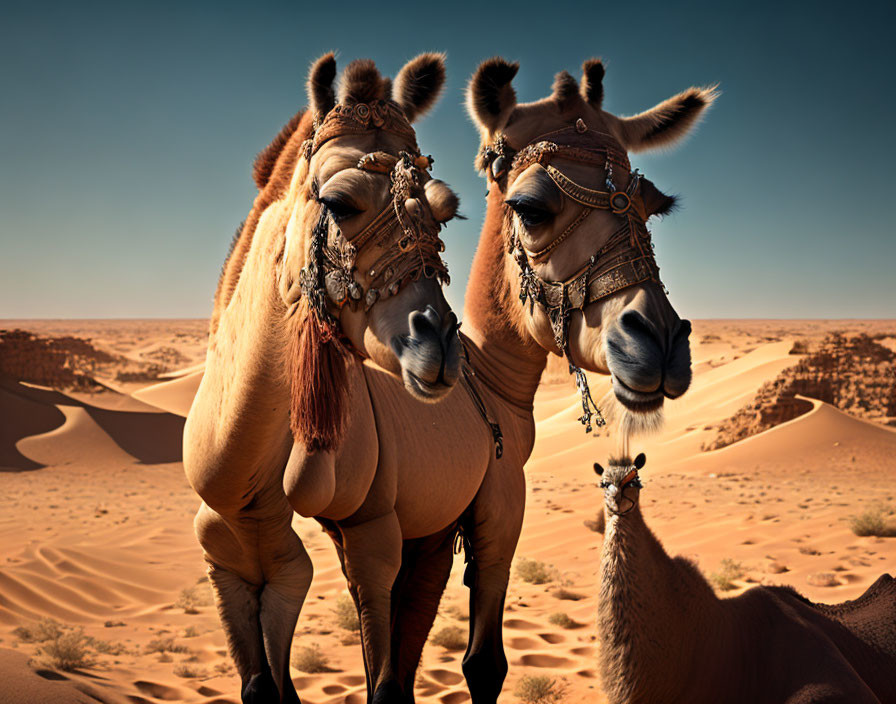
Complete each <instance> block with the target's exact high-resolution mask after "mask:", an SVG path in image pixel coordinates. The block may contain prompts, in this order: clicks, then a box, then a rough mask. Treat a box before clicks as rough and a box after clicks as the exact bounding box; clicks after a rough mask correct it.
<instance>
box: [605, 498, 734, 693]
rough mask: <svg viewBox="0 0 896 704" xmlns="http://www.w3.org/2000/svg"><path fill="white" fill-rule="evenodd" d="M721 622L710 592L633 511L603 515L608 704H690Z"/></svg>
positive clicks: (637, 509) (690, 566)
mask: <svg viewBox="0 0 896 704" xmlns="http://www.w3.org/2000/svg"><path fill="white" fill-rule="evenodd" d="M721 621H722V619H721V618H720V613H719V600H718V599H717V598H716V596H715V594H714V593H713V592H712V589H711V588H710V587H709V585H708V584H707V583H706V581H705V580H704V579H703V577H702V575H701V574H700V573H699V571H698V570H697V568H696V567H695V566H694V565H693V564H691V563H690V562H688V561H687V560H684V559H682V558H675V559H672V558H670V557H669V555H668V554H667V553H666V551H665V550H664V549H663V546H662V545H661V544H660V542H659V541H658V540H657V539H656V537H655V536H654V534H653V533H652V532H651V530H650V529H649V528H648V527H647V525H646V524H645V522H644V517H643V516H642V514H641V509H640V506H639V505H636V506H635V508H634V509H632V510H631V511H630V512H629V513H627V514H625V515H621V516H620V515H616V514H612V513H609V512H608V513H607V521H606V530H605V534H604V545H603V551H602V554H601V565H600V597H599V604H598V624H597V627H598V633H599V634H600V638H601V652H600V670H601V676H602V678H603V681H604V687H605V689H606V690H607V695H608V697H609V700H610V701H611V702H629V701H637V702H643V704H654V703H657V704H659V703H660V702H671V701H690V700H689V699H688V696H690V695H689V691H690V687H691V686H692V682H693V681H694V680H693V678H694V677H698V678H700V677H703V678H706V677H707V675H708V673H706V672H703V673H702V674H701V662H708V661H709V660H707V659H706V658H707V654H706V653H705V650H706V644H707V643H719V642H720V641H719V640H718V639H717V638H716V635H715V634H716V633H717V632H718V630H719V628H721ZM710 660H711V659H710Z"/></svg>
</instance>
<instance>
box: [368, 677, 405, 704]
mask: <svg viewBox="0 0 896 704" xmlns="http://www.w3.org/2000/svg"><path fill="white" fill-rule="evenodd" d="M405 701H406V699H405V696H404V692H403V691H402V689H401V687H400V686H399V684H398V682H396V681H395V680H387V681H386V682H383V683H382V684H381V685H380V686H379V687H377V688H376V691H375V692H374V693H373V701H372V704H405Z"/></svg>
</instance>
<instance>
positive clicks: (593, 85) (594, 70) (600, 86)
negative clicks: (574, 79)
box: [582, 59, 604, 110]
mask: <svg viewBox="0 0 896 704" xmlns="http://www.w3.org/2000/svg"><path fill="white" fill-rule="evenodd" d="M582 98H583V99H584V100H585V102H586V103H590V105H591V107H593V108H594V109H595V110H600V107H601V105H603V102H604V64H603V62H602V61H601V60H600V59H588V60H587V61H586V62H585V63H583V64H582Z"/></svg>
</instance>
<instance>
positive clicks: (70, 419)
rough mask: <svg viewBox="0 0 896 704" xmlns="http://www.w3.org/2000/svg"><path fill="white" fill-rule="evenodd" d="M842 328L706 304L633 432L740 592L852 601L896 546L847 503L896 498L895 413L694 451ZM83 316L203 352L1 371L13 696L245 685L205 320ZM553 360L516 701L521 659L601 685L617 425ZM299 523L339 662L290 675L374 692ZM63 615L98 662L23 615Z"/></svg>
mask: <svg viewBox="0 0 896 704" xmlns="http://www.w3.org/2000/svg"><path fill="white" fill-rule="evenodd" d="M831 325H833V323H832V324H831ZM841 325H842V327H843V329H848V325H847V324H841ZM856 325H857V326H858V328H861V329H868V328H867V326H866V325H865V323H864V322H863V323H861V324H858V323H857V324H856ZM57 327H58V328H59V330H63V328H61V327H59V326H57ZM894 327H896V326H894ZM54 329H56V328H54ZM190 329H192V328H190ZM196 329H197V330H199V326H198V325H197V326H196ZM826 329H827V328H825V327H824V325H819V324H816V323H797V322H789V321H775V322H767V323H758V322H751V323H749V324H743V323H731V322H726V321H719V322H716V323H705V322H704V323H700V322H698V323H697V324H696V325H695V332H694V340H695V343H694V345H693V359H694V369H695V377H694V383H693V386H692V389H691V390H690V391H689V392H688V394H687V395H686V396H685V397H684V398H683V399H681V400H679V401H675V402H672V403H669V404H668V405H667V409H666V418H667V423H666V426H665V429H664V430H663V431H662V433H660V434H659V435H657V436H654V437H651V438H645V439H642V440H639V441H637V447H636V448H635V449H638V450H641V449H643V450H645V451H646V452H647V455H648V463H647V468H646V470H645V472H644V475H645V490H644V492H643V495H642V503H643V506H644V511H645V515H646V517H647V520H648V521H649V523H650V525H651V526H652V527H653V529H654V530H655V532H656V533H657V534H658V536H659V537H660V538H661V539H662V541H663V542H664V544H665V545H666V547H667V549H668V550H669V551H670V552H671V553H673V554H675V553H678V554H684V555H687V556H689V557H691V558H693V559H695V560H696V561H697V563H698V564H699V566H700V568H701V569H703V570H704V572H706V573H708V574H711V573H713V572H715V571H717V570H718V569H719V568H720V565H721V562H722V560H723V559H730V560H733V561H734V562H735V563H739V564H740V565H741V568H742V574H741V576H740V577H738V578H736V579H735V583H736V584H737V589H735V590H733V591H732V592H730V593H731V594H737V593H739V592H740V591H742V590H743V589H745V588H747V587H748V586H749V585H750V584H751V583H770V584H771V583H789V584H793V585H794V586H796V587H797V588H798V589H799V590H800V591H801V592H802V593H804V594H806V595H807V596H808V597H809V598H811V599H814V600H818V601H827V602H836V601H842V600H844V599H848V598H854V597H856V596H858V595H859V594H860V593H861V592H863V591H864V590H865V589H866V588H867V587H868V586H869V585H870V584H871V583H872V582H873V581H874V579H875V578H876V577H877V576H878V575H879V574H880V573H881V572H884V571H888V570H889V571H891V572H892V571H893V569H894V564H896V563H894V559H896V539H887V538H874V537H865V538H862V537H857V536H856V535H855V534H853V532H852V531H851V530H850V526H849V518H850V516H852V515H854V514H857V513H860V512H861V511H863V510H865V509H866V508H867V507H868V506H871V505H874V504H875V503H877V502H890V503H891V504H892V503H893V502H894V501H896V465H894V460H893V458H894V457H896V431H893V430H891V429H888V428H885V427H883V426H882V425H878V424H874V423H870V422H866V421H862V420H858V419H856V418H854V417H852V416H849V415H847V414H845V413H843V412H841V411H839V410H837V409H836V408H833V407H831V406H829V405H826V404H823V403H820V402H813V403H814V408H813V410H812V411H811V412H809V413H807V414H805V415H803V416H800V417H798V418H796V419H794V420H792V421H790V422H787V423H784V424H782V425H779V426H777V427H775V428H772V429H771V430H769V431H766V432H764V433H761V434H759V435H755V436H753V437H751V438H748V439H746V440H744V441H741V442H738V443H735V444H733V445H730V446H728V447H725V448H723V449H721V450H716V451H712V452H702V451H701V449H700V448H701V445H702V444H703V443H704V442H705V441H706V440H707V439H709V438H710V437H712V436H713V434H714V432H715V427H716V426H717V424H718V423H720V422H721V420H723V419H724V418H727V417H728V416H730V415H732V414H733V413H734V412H735V411H736V410H737V409H738V408H740V407H741V406H742V405H743V404H745V403H746V402H748V401H750V400H751V398H752V397H753V395H755V393H756V390H757V389H758V388H759V387H760V386H761V385H762V384H763V383H765V382H767V381H769V380H772V379H774V378H775V377H776V376H777V375H778V374H779V373H780V372H781V370H783V369H784V368H786V367H788V366H790V365H792V364H793V363H794V361H795V359H797V357H795V356H794V355H790V354H789V352H790V349H791V348H792V346H793V341H794V340H795V339H802V338H804V337H805V338H811V339H815V338H816V337H817V336H819V335H820V334H822V333H823V332H824V330H826ZM84 330H85V331H90V332H91V333H92V334H93V335H95V336H97V337H98V338H99V339H102V340H104V341H105V342H107V343H114V344H115V345H118V347H117V348H116V350H117V351H118V352H119V353H126V354H131V355H134V356H135V357H139V358H141V359H144V358H148V359H152V358H154V357H158V356H162V355H163V356H165V357H166V358H170V359H176V358H179V357H178V355H176V354H174V353H173V352H172V351H171V349H169V348H173V349H174V350H175V351H177V350H179V349H181V348H179V347H178V344H179V342H178V340H182V341H183V342H182V344H183V347H182V350H181V351H182V352H183V356H185V357H188V358H189V359H190V360H191V362H193V363H194V366H192V367H187V368H185V369H184V371H183V373H181V374H173V375H169V378H170V380H167V381H164V382H162V383H158V384H153V385H151V386H145V385H144V387H143V388H138V389H136V390H134V389H130V391H131V393H132V395H131V394H130V393H118V392H114V391H107V392H104V393H101V394H91V393H69V392H59V391H53V390H49V389H44V388H39V387H34V386H28V385H24V384H17V383H4V384H3V385H2V386H0V413H2V417H3V420H4V422H3V423H2V424H0V466H2V467H3V468H4V469H6V470H14V471H6V472H4V473H2V474H0V482H2V484H0V496H2V497H4V498H3V499H2V500H3V502H4V503H3V510H2V511H0V649H3V648H5V650H0V704H3V703H4V702H10V704H13V703H14V704H20V703H22V702H32V701H46V702H55V701H59V702H82V701H85V702H86V701H91V702H95V701H106V702H110V704H117V703H118V702H124V701H127V702H131V703H136V704H146V703H149V702H160V701H183V702H204V703H206V704H209V703H212V702H214V703H215V704H223V703H224V702H233V703H235V702H238V700H239V698H238V691H239V685H238V680H237V678H236V676H235V673H234V671H233V668H232V665H231V663H230V660H229V657H228V656H227V654H226V647H225V643H224V638H223V634H222V632H221V629H220V626H219V623H218V618H217V615H216V613H215V610H214V607H213V606H212V605H211V603H210V595H209V591H208V586H207V583H206V582H205V581H204V579H203V574H204V565H203V561H202V555H201V550H200V548H199V546H198V545H197V544H196V541H195V538H194V537H193V534H192V517H193V514H194V513H195V511H196V508H197V506H198V503H199V500H198V498H197V497H196V496H195V495H194V494H193V493H192V491H191V490H190V488H189V487H188V486H187V483H186V480H185V479H184V476H183V471H182V467H181V465H180V462H179V460H180V433H181V430H182V426H183V416H185V415H186V413H187V411H188V410H189V406H190V403H191V401H192V397H193V395H194V394H195V390H196V388H197V387H198V384H199V382H200V380H201V376H202V369H201V364H199V361H200V359H201V355H200V350H199V349H198V345H199V342H198V341H199V340H200V339H201V338H200V337H199V336H200V335H201V332H196V333H195V334H194V333H188V332H179V333H177V334H180V335H182V338H179V337H178V336H177V334H172V332H171V330H168V329H165V328H164V326H162V325H157V326H156V327H154V328H152V330H153V332H151V333H148V332H146V331H145V330H144V329H143V328H128V329H127V330H126V331H125V332H119V333H116V332H114V331H111V330H107V331H105V332H104V330H103V329H102V328H101V327H98V326H92V327H91V326H90V325H87V324H86V323H85V324H84ZM185 330H186V329H185ZM701 340H704V341H702V342H701ZM142 355H148V356H146V357H144V356H142ZM564 371H565V370H564ZM550 378H551V379H552V380H558V381H554V382H552V383H546V384H544V385H543V386H542V387H541V389H540V390H539V392H538V395H537V398H536V407H535V415H536V419H537V422H538V439H537V442H536V446H535V450H534V453H533V456H532V459H531V461H530V462H529V464H528V466H527V474H528V478H529V493H528V499H527V501H528V503H527V513H526V519H525V523H524V529H523V534H522V537H521V541H520V546H519V549H518V552H517V555H518V558H531V559H534V560H538V561H541V562H543V563H544V564H545V565H546V567H547V568H548V569H549V571H550V579H549V581H548V582H547V583H545V584H532V583H527V582H525V581H524V580H523V579H522V578H521V577H520V575H518V574H517V573H516V572H515V573H514V574H513V575H512V578H511V585H510V591H509V594H508V599H507V608H506V613H505V616H504V633H505V644H506V649H507V657H508V660H509V662H510V664H511V669H510V675H509V677H508V681H507V683H506V685H505V688H504V693H503V694H502V696H501V699H500V701H502V702H515V701H518V700H517V699H516V697H515V696H514V695H513V688H514V686H515V684H516V682H517V681H518V680H519V678H520V677H522V676H524V675H527V674H528V675H542V674H545V675H549V676H551V677H554V678H557V679H558V680H560V681H562V682H563V683H564V685H565V687H566V696H565V698H564V699H563V701H568V702H584V701H587V702H591V703H599V702H601V701H603V698H602V696H601V693H600V684H599V680H598V677H597V671H596V652H597V636H598V634H597V632H596V630H595V627H594V613H595V610H596V605H597V570H598V559H599V551H600V546H601V535H600V534H599V533H596V532H594V531H593V530H592V529H591V528H590V527H589V526H588V525H586V522H588V521H589V520H590V519H594V518H595V517H596V515H597V513H598V511H600V510H601V507H602V495H601V493H600V491H599V489H598V488H597V486H596V484H597V481H596V477H595V476H594V474H593V472H592V470H591V465H592V463H593V462H594V461H595V460H601V461H602V460H605V459H606V457H607V455H608V454H610V452H611V451H612V450H613V449H615V448H614V444H615V440H614V439H613V438H612V437H611V436H610V435H609V433H607V432H602V433H595V435H594V436H588V435H586V434H585V433H584V431H583V430H582V428H581V426H580V425H579V424H578V423H577V421H576V418H577V416H578V415H579V413H580V405H579V403H580V402H579V399H578V396H577V394H576V392H575V389H574V388H573V386H572V384H571V382H569V381H563V379H565V374H562V373H552V374H551V376H550ZM591 381H592V390H593V392H594V396H595V398H600V397H601V396H602V395H603V394H604V393H605V392H606V391H607V389H608V388H609V385H608V381H607V380H606V379H601V378H593V379H592V380H591ZM121 390H122V391H128V388H127V387H126V386H123V387H121ZM22 470H33V471H22ZM293 525H294V528H295V530H296V531H297V532H298V534H299V535H300V536H301V538H302V540H303V542H304V543H305V545H306V546H307V549H308V552H309V554H310V555H311V558H312V560H313V562H314V564H315V576H314V582H313V584H312V587H311V591H310V593H309V595H308V599H307V601H306V605H305V608H304V610H303V613H302V617H301V620H300V622H299V626H298V629H297V632H296V637H295V640H294V649H295V650H300V649H301V648H304V647H308V646H314V645H316V646H319V647H320V649H321V651H322V652H323V653H324V654H325V655H326V657H327V659H328V667H329V668H330V670H331V671H329V672H323V673H319V674H307V673H303V672H301V671H299V670H297V669H293V671H292V675H293V678H294V681H295V683H296V686H297V688H298V690H299V693H300V695H301V697H302V701H303V702H308V703H309V704H325V703H326V704H336V703H340V704H341V703H343V702H348V703H351V704H356V703H360V702H363V701H364V700H365V680H364V670H363V663H362V660H361V654H360V650H359V646H358V644H357V636H356V635H355V634H353V633H351V632H349V631H346V630H344V629H343V628H341V627H339V626H338V625H337V623H336V616H335V614H334V603H335V601H336V599H337V598H338V597H339V596H340V595H342V594H344V593H345V580H344V577H343V575H342V572H341V570H340V568H339V564H338V561H337V559H336V556H335V552H334V550H333V548H332V545H331V543H330V541H329V538H327V536H326V535H324V534H323V533H322V532H321V530H320V528H319V526H318V525H317V524H316V523H314V522H313V521H307V520H304V519H299V518H296V519H295V520H294V523H293ZM462 572H463V563H462V560H461V559H460V558H458V559H456V560H455V563H454V569H453V571H452V575H451V578H450V580H449V584H448V588H447V591H446V594H445V598H444V600H443V603H442V606H441V608H440V614H439V616H438V619H437V622H436V626H435V629H434V632H436V633H437V632H439V631H440V630H442V629H444V628H446V627H450V626H459V627H460V628H461V629H462V630H464V631H465V630H466V627H467V622H466V621H465V620H464V618H465V614H466V611H467V606H466V603H467V590H466V589H465V588H464V587H463V586H462V582H461V578H462ZM47 617H51V618H54V619H56V620H58V621H59V622H60V623H62V624H64V625H66V626H67V627H70V628H83V631H84V634H85V636H86V637H88V638H93V639H95V641H94V642H105V643H107V644H109V647H107V646H102V649H103V650H105V651H106V652H98V651H96V649H95V648H93V649H92V651H91V652H92V653H93V657H94V658H95V660H96V662H95V664H94V665H93V666H92V667H90V668H87V669H84V670H81V671H78V672H75V673H60V672H58V671H56V670H53V669H52V668H51V667H50V666H49V665H48V664H47V656H46V654H44V653H41V652H39V650H40V647H41V646H40V644H38V643H32V642H26V641H23V640H22V638H21V637H19V636H18V635H16V633H15V629H16V628H18V627H21V626H27V627H33V624H35V623H36V622H39V621H40V619H43V618H47ZM113 652H114V653H115V654H112V653H113ZM462 655H463V653H462V651H457V650H448V649H446V648H444V647H441V646H437V645H435V644H434V643H432V642H431V643H429V644H428V645H427V646H426V649H425V651H424V654H423V659H422V662H421V666H420V671H419V674H418V679H417V689H416V693H417V699H418V701H420V702H438V703H440V704H454V703H458V702H463V701H468V700H469V695H468V693H467V688H466V684H465V682H464V681H463V677H462V674H461V667H460V663H461V659H462ZM29 662H30V664H29ZM8 683H14V685H13V686H10V685H9V684H8Z"/></svg>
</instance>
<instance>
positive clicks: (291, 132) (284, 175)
mask: <svg viewBox="0 0 896 704" xmlns="http://www.w3.org/2000/svg"><path fill="white" fill-rule="evenodd" d="M312 128H313V125H312V120H311V112H310V111H306V110H299V112H297V113H296V114H295V115H294V116H293V117H292V119H291V120H290V121H289V122H288V123H286V125H284V127H283V129H281V130H280V133H279V134H278V135H277V136H276V137H274V139H273V141H272V142H271V143H270V144H269V145H268V146H267V147H265V149H264V150H262V151H261V153H260V154H259V155H258V158H257V159H256V160H255V165H254V167H253V177H254V179H255V181H256V183H257V184H258V187H259V188H260V189H261V190H260V192H259V194H258V195H257V196H256V198H255V202H254V203H253V205H252V210H251V211H250V212H249V216H248V217H247V218H246V221H245V222H244V223H243V226H242V228H241V229H240V231H239V234H238V235H237V236H236V238H235V239H234V243H233V246H232V247H231V249H230V254H229V255H228V257H227V261H226V262H225V263H224V268H223V269H222V270H221V278H220V279H219V280H218V290H217V291H216V292H215V308H214V311H213V312H212V318H211V333H212V334H214V333H215V331H216V330H217V329H218V321H219V319H220V317H221V313H222V312H223V311H224V308H226V307H227V304H228V303H229V302H230V298H231V296H233V291H234V289H235V288H236V284H237V282H238V281H239V278H240V273H241V272H242V270H243V265H244V264H245V263H246V255H247V254H248V253H249V248H250V247H251V246H252V237H253V236H254V234H255V228H256V227H257V226H258V221H259V219H260V218H261V215H262V213H263V212H264V211H265V209H267V207H268V206H269V205H271V203H273V202H275V201H276V200H278V199H279V198H280V197H281V196H282V195H283V194H284V193H285V192H286V190H287V189H288V188H289V182H290V181H291V180H292V174H293V172H294V171H295V168H296V164H297V163H298V161H299V152H300V147H301V145H302V142H303V141H305V140H306V139H307V138H308V137H309V136H310V135H311V131H312Z"/></svg>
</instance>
